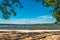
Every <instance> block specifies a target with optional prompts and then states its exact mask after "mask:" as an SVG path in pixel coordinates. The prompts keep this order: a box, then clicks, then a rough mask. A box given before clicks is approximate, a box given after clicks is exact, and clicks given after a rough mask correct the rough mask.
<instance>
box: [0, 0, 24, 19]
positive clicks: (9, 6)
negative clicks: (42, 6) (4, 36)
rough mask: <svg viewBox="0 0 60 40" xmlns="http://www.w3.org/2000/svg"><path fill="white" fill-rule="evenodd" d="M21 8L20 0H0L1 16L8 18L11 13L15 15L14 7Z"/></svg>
mask: <svg viewBox="0 0 60 40" xmlns="http://www.w3.org/2000/svg"><path fill="white" fill-rule="evenodd" d="M14 6H16V7H19V8H23V6H22V4H21V3H20V0H2V1H1V2H0V11H1V12H2V17H3V18H5V19H8V18H9V17H10V15H11V13H12V14H13V15H14V16H16V12H15V7H14Z"/></svg>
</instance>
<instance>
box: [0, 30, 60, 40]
mask: <svg viewBox="0 0 60 40" xmlns="http://www.w3.org/2000/svg"><path fill="white" fill-rule="evenodd" d="M0 40H60V31H59V30H0Z"/></svg>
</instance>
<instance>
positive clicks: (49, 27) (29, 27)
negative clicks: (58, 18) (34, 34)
mask: <svg viewBox="0 0 60 40" xmlns="http://www.w3.org/2000/svg"><path fill="white" fill-rule="evenodd" d="M0 29H2V30H58V29H60V25H52V24H45V25H43V24H42V25H31V24H0Z"/></svg>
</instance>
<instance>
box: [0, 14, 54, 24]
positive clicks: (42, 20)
mask: <svg viewBox="0 0 60 40" xmlns="http://www.w3.org/2000/svg"><path fill="white" fill-rule="evenodd" d="M53 22H55V19H54V18H53V17H52V16H50V15H44V16H39V17H36V18H30V19H29V18H28V19H9V20H4V19H3V20H0V23H11V24H36V23H53Z"/></svg>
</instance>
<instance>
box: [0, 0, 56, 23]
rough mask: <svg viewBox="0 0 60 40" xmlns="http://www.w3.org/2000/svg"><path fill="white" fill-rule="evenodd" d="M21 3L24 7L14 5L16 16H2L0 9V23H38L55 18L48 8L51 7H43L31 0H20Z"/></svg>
mask: <svg viewBox="0 0 60 40" xmlns="http://www.w3.org/2000/svg"><path fill="white" fill-rule="evenodd" d="M21 4H22V5H23V6H24V8H21V9H19V8H17V7H15V11H16V13H17V16H13V15H11V16H10V18H9V19H7V20H6V19H4V18H2V13H1V11H0V23H4V24H6V23H7V24H40V23H54V22H55V21H56V19H55V18H53V17H52V13H49V10H53V7H45V6H43V5H42V4H41V3H36V2H34V1H32V0H21Z"/></svg>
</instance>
